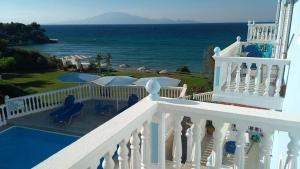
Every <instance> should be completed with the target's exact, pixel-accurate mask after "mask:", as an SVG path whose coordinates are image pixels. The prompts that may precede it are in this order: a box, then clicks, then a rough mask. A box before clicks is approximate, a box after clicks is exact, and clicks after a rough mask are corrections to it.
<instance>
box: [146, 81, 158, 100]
mask: <svg viewBox="0 0 300 169" xmlns="http://www.w3.org/2000/svg"><path fill="white" fill-rule="evenodd" d="M145 88H146V90H147V92H148V93H149V99H150V100H153V101H154V100H159V98H160V96H159V94H158V93H159V91H160V84H159V83H158V81H157V80H155V79H150V80H149V81H148V82H147V84H146V87H145Z"/></svg>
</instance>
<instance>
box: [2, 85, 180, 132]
mask: <svg viewBox="0 0 300 169" xmlns="http://www.w3.org/2000/svg"><path fill="white" fill-rule="evenodd" d="M185 92H186V85H185V86H184V87H165V88H161V90H160V95H161V96H162V97H170V98H177V97H180V96H181V95H185ZM146 93H147V92H146V90H145V88H144V87H140V86H112V87H102V86H98V85H94V84H85V85H80V86H76V87H71V88H66V89H59V90H54V91H49V92H45V93H38V94H32V95H26V96H22V97H17V98H8V99H6V102H5V104H4V105H0V126H2V125H5V124H6V120H9V119H12V118H17V117H22V116H25V115H28V114H32V113H37V112H42V111H46V110H50V109H53V108H57V107H59V106H62V105H63V104H64V100H65V98H66V97H67V96H68V95H74V96H75V99H76V101H77V102H83V101H86V100H89V99H103V100H120V101H121V100H128V97H129V96H130V95H131V94H136V95H137V96H138V97H139V98H140V99H142V98H144V97H145V96H146V95H147V94H146Z"/></svg>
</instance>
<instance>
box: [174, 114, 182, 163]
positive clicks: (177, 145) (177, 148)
mask: <svg viewBox="0 0 300 169" xmlns="http://www.w3.org/2000/svg"><path fill="white" fill-rule="evenodd" d="M182 119H183V117H182V116H175V117H174V124H173V126H174V139H173V148H172V149H173V151H172V156H173V169H179V168H181V157H182V142H181V130H182V127H181V121H182Z"/></svg>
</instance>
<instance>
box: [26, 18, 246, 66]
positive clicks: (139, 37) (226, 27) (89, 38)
mask: <svg viewBox="0 0 300 169" xmlns="http://www.w3.org/2000/svg"><path fill="white" fill-rule="evenodd" d="M44 28H45V29H46V31H47V34H48V35H49V36H50V37H51V38H57V39H59V43H58V44H46V45H37V46H31V47H30V48H35V49H38V50H41V51H42V52H43V53H48V54H53V55H57V56H65V55H71V54H82V55H89V56H95V55H96V53H97V52H99V51H101V52H103V53H107V52H110V53H112V57H113V65H114V66H117V65H120V64H123V63H125V64H129V65H130V66H132V67H140V66H147V67H149V68H154V69H168V70H175V69H176V68H177V67H179V66H182V65H187V66H188V67H189V68H190V69H191V70H192V71H194V72H199V71H200V65H201V60H202V55H203V51H204V49H205V48H207V46H209V45H214V46H219V47H221V48H224V47H226V46H228V45H230V44H231V43H233V42H234V41H235V40H236V36H238V35H240V36H241V37H242V38H243V39H245V37H246V33H247V24H246V23H238V24H180V25H81V26H79V25H77V26H74V25H73V26H72V25H69V26H44Z"/></svg>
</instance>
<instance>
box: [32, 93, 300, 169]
mask: <svg viewBox="0 0 300 169" xmlns="http://www.w3.org/2000/svg"><path fill="white" fill-rule="evenodd" d="M165 112H168V113H169V114H170V116H172V118H173V119H174V120H173V123H172V126H173V129H174V130H173V137H174V138H173V150H172V156H173V158H172V162H171V165H172V167H171V166H169V168H181V167H183V166H184V165H186V166H187V167H186V168H188V166H190V167H189V168H197V169H199V168H200V160H201V152H202V151H201V144H202V140H203V137H204V135H205V120H212V121H213V125H214V127H215V132H214V136H213V150H212V153H211V157H212V159H213V160H212V161H210V163H209V164H210V166H211V167H212V168H215V169H219V168H222V161H223V146H224V135H225V134H226V129H227V128H228V125H229V124H235V125H236V129H237V135H236V153H235V156H234V157H235V159H234V164H233V166H235V167H236V168H244V167H245V161H246V160H247V159H246V158H245V156H246V155H245V154H246V153H245V146H246V141H245V139H246V138H245V132H246V130H247V129H248V126H250V125H254V126H257V127H260V128H261V129H262V134H263V137H262V138H261V142H260V148H259V150H258V151H259V152H257V154H259V160H255V161H253V163H251V165H252V166H253V168H259V169H261V168H264V169H270V161H271V159H272V144H273V141H272V138H273V134H274V131H275V130H278V131H286V132H289V134H290V139H291V141H290V143H289V146H287V145H280V146H287V148H288V151H287V161H286V165H287V166H290V168H289V169H297V155H295V154H298V152H299V148H298V146H299V145H298V142H299V139H300V137H299V134H298V131H299V130H300V120H299V119H300V118H299V116H297V115H296V114H294V115H293V114H289V113H281V112H274V111H270V110H262V109H253V108H243V107H235V106H229V105H222V104H212V103H203V102H202V103H199V102H194V101H189V100H183V99H170V98H159V99H158V100H156V101H153V100H151V99H150V97H149V98H145V99H143V100H142V101H140V102H139V103H137V104H136V105H134V106H133V107H131V108H129V109H127V110H126V111H124V112H123V113H121V114H120V115H118V116H116V117H114V118H113V119H112V120H110V121H108V122H107V123H105V124H104V125H101V126H99V127H98V128H96V129H95V130H93V131H92V132H90V133H88V134H87V135H85V136H84V137H82V138H80V139H79V140H78V141H76V142H74V143H73V144H71V145H70V146H68V147H66V148H65V149H63V150H61V151H60V152H58V153H56V154H54V155H53V156H51V157H49V158H48V159H46V160H45V161H43V162H42V163H40V164H38V165H37V166H35V167H34V168H35V169H50V168H66V169H67V168H68V169H96V168H97V167H98V166H99V165H102V167H103V168H104V169H114V167H115V166H116V165H118V166H119V168H120V169H128V168H129V166H130V168H133V169H139V168H142V169H146V168H160V169H165V168H167V167H166V159H165V146H166V145H165V130H166V123H165V120H166V118H165V117H166V114H165ZM183 116H187V117H190V118H191V121H192V123H193V124H194V127H193V130H192V133H193V134H192V137H193V139H192V140H193V141H192V149H193V150H194V151H191V152H190V153H189V154H187V156H188V159H191V161H188V162H187V163H186V164H182V162H181V161H182V154H183V152H182V151H183V150H182V142H181V138H182V135H181V134H182V133H181V132H182V127H181V122H182V119H183ZM154 119H156V120H155V121H156V122H158V124H159V126H158V137H155V138H156V139H158V140H153V138H151V135H150V133H151V132H152V131H151V130H152V128H151V127H150V123H151V122H152V120H154ZM151 141H155V142H157V143H158V144H153V143H152V142H151ZM117 145H119V148H118V151H117V153H118V161H116V160H113V159H112V156H113V154H114V152H115V151H116V149H117ZM128 145H130V146H128ZM151 145H152V146H153V145H155V146H157V149H158V151H157V152H156V153H157V156H158V159H159V160H158V163H155V164H154V163H152V160H151V157H152V155H153V154H151V153H155V152H151V151H150V146H151ZM129 152H130V153H129ZM191 157H192V158H191ZM101 158H104V161H103V163H102V164H100V160H99V159H101ZM275 160H278V159H275ZM117 163H118V164H117ZM278 163H279V162H278ZM184 167H185V166H184ZM231 167H232V166H231Z"/></svg>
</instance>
